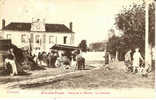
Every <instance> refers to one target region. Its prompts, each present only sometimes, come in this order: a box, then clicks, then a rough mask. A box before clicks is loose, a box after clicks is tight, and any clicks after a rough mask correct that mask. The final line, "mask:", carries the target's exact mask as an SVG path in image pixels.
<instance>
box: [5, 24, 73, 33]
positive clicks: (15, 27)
mask: <svg viewBox="0 0 156 100" xmlns="http://www.w3.org/2000/svg"><path fill="white" fill-rule="evenodd" d="M3 30H12V31H31V23H19V22H18V23H17V22H12V23H10V24H8V25H7V26H5V27H4V28H3ZM45 30H46V32H60V33H63V32H64V33H73V32H72V31H71V30H70V29H69V28H68V27H66V26H65V25H64V24H45Z"/></svg>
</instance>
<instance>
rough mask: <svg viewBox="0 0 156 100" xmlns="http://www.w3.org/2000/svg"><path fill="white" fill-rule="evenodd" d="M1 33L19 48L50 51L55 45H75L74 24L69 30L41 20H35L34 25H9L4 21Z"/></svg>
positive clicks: (0, 34) (16, 23) (62, 25)
mask: <svg viewBox="0 0 156 100" xmlns="http://www.w3.org/2000/svg"><path fill="white" fill-rule="evenodd" d="M0 32H1V33H0V36H1V37H3V38H4V39H11V41H12V43H13V44H15V45H16V46H17V47H19V48H28V49H30V47H31V48H32V49H33V50H37V49H40V50H41V51H49V48H50V47H51V46H52V45H53V44H69V45H73V44H74V32H73V31H72V23H69V28H68V27H66V26H65V25H64V24H48V23H45V20H42V21H41V20H40V19H37V20H33V21H32V23H24V22H22V23H21V22H11V23H10V24H8V25H5V20H2V30H0Z"/></svg>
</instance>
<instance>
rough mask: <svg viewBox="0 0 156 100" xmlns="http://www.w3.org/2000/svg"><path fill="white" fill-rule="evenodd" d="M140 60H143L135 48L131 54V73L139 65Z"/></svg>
mask: <svg viewBox="0 0 156 100" xmlns="http://www.w3.org/2000/svg"><path fill="white" fill-rule="evenodd" d="M140 60H142V61H144V59H143V57H142V56H141V54H140V52H139V48H136V49H135V52H134V54H133V73H135V71H136V69H137V68H139V67H140Z"/></svg>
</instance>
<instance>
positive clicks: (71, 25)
mask: <svg viewBox="0 0 156 100" xmlns="http://www.w3.org/2000/svg"><path fill="white" fill-rule="evenodd" d="M69 28H70V30H71V31H73V23H72V22H70V23H69Z"/></svg>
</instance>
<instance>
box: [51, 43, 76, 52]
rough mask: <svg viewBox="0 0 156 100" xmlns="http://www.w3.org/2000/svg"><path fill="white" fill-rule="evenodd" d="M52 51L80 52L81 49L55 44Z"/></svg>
mask: <svg viewBox="0 0 156 100" xmlns="http://www.w3.org/2000/svg"><path fill="white" fill-rule="evenodd" d="M50 49H56V50H68V51H73V50H78V49H79V48H78V47H76V46H70V45H60V44H55V45H53V46H52V47H51V48H50Z"/></svg>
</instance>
